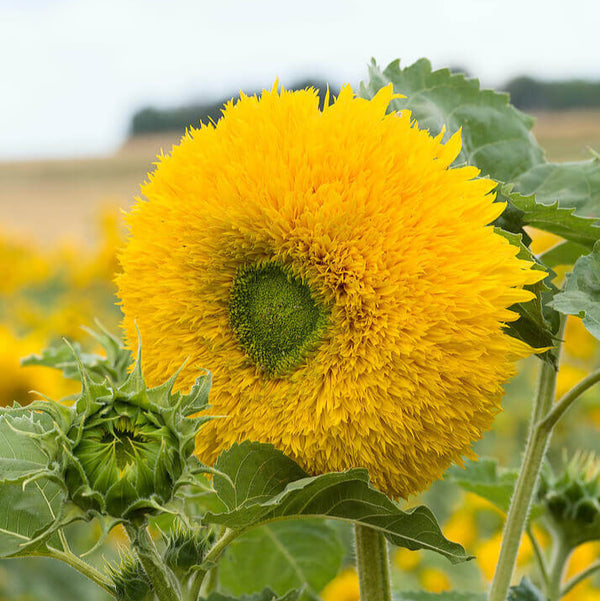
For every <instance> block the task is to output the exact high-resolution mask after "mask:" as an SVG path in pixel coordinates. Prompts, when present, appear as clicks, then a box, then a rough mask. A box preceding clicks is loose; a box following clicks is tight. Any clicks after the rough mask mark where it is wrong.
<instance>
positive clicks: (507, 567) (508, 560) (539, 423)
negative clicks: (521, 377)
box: [488, 318, 565, 601]
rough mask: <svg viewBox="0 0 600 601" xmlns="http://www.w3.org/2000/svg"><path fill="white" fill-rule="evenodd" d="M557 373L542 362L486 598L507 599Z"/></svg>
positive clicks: (559, 335)
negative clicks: (527, 429) (523, 449)
mask: <svg viewBox="0 0 600 601" xmlns="http://www.w3.org/2000/svg"><path fill="white" fill-rule="evenodd" d="M564 325H565V320H564V318H563V319H562V320H561V327H560V328H559V331H558V333H557V339H558V340H561V338H562V333H563V330H564ZM559 357H560V342H559V343H558V344H557V349H556V360H557V361H558V360H559ZM556 376H557V372H556V370H555V369H554V367H553V366H552V365H551V364H550V363H548V362H546V361H544V362H543V363H542V367H541V369H540V375H539V378H538V387H537V392H536V396H535V400H534V404H533V412H532V417H531V419H532V422H531V426H530V428H529V436H528V439H527V446H526V448H525V455H524V457H523V463H522V464H521V469H520V471H519V478H518V479H517V483H516V485H515V491H514V494H513V497H512V499H511V503H510V508H509V510H508V515H507V516H506V524H505V525H504V534H503V538H502V546H501V548H500V557H499V558H498V565H497V566H496V573H495V574H494V579H493V581H492V585H491V587H490V592H489V596H488V600H489V601H506V597H507V596H508V590H509V588H510V585H511V580H512V577H513V573H514V571H515V565H516V562H517V554H518V552H519V547H520V545H521V537H522V536H523V530H524V529H525V526H526V524H527V519H528V517H529V511H530V509H531V503H532V500H533V494H534V492H535V489H536V486H537V481H538V476H539V473H540V468H541V466H542V462H543V460H544V456H545V454H546V450H547V448H548V444H549V442H550V436H551V434H552V428H550V427H548V425H546V424H545V423H544V418H545V417H546V415H548V413H549V412H550V410H551V409H552V404H553V402H554V396H555V391H556Z"/></svg>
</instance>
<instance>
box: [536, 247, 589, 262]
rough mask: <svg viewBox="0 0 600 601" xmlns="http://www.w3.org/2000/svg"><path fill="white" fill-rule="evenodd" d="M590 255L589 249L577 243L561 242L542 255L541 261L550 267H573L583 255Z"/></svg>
mask: <svg viewBox="0 0 600 601" xmlns="http://www.w3.org/2000/svg"><path fill="white" fill-rule="evenodd" d="M588 253H589V248H587V247H585V246H583V245H581V244H577V243H576V242H561V243H560V244H557V245H556V246H553V247H552V248H550V249H548V250H547V251H546V252H544V253H542V254H541V255H540V256H539V258H540V261H542V262H543V263H544V265H547V266H548V267H550V268H552V267H556V266H557V265H573V264H574V263H575V261H577V259H579V257H581V255H586V254H588Z"/></svg>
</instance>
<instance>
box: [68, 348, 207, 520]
mask: <svg viewBox="0 0 600 601" xmlns="http://www.w3.org/2000/svg"><path fill="white" fill-rule="evenodd" d="M79 369H80V372H81V379H82V384H83V390H82V393H81V395H80V397H79V398H78V400H77V402H76V404H75V407H74V410H73V414H74V415H73V419H72V421H71V423H70V427H69V428H68V431H67V436H66V438H67V439H68V441H69V442H70V443H71V444H70V448H68V449H66V452H65V456H66V457H65V464H66V469H65V482H66V485H67V489H68V491H69V496H70V498H71V500H72V501H73V502H74V503H75V504H76V505H78V506H79V507H81V508H82V509H83V510H84V511H93V512H97V513H100V514H104V515H109V516H112V517H116V518H125V519H134V518H139V517H142V516H143V515H145V514H152V513H155V512H156V511H157V510H159V509H160V508H161V507H163V506H164V505H165V504H166V503H168V502H169V501H170V500H171V498H172V496H173V494H174V491H176V489H177V485H178V482H179V481H180V480H182V479H183V478H184V476H185V471H186V468H187V466H188V462H189V461H190V457H191V455H192V454H193V451H194V439H195V435H196V434H197V432H198V428H199V427H200V425H201V424H202V423H204V422H205V421H207V420H208V419H210V418H208V417H195V418H191V417H189V416H190V415H192V414H197V413H198V412H199V411H202V410H203V409H205V408H206V405H207V401H208V389H209V387H210V376H209V375H206V376H202V377H200V378H199V379H198V380H197V381H196V384H195V385H194V386H193V387H192V390H191V392H190V394H188V395H182V394H180V393H173V392H172V389H173V385H174V383H175V379H176V377H177V374H175V376H173V377H172V378H171V379H170V380H169V381H168V382H166V383H165V384H163V385H161V386H158V387H156V388H147V387H146V384H145V382H144V378H143V376H142V372H141V367H140V355H139V353H138V358H137V361H136V363H135V366H134V368H133V371H132V372H131V374H130V375H129V377H128V378H127V380H126V381H125V382H124V383H122V384H120V385H119V384H118V383H115V382H112V381H111V380H110V379H108V378H107V379H106V380H105V381H104V382H101V383H100V382H96V381H94V380H93V379H92V378H91V376H90V374H89V372H88V371H86V369H85V368H84V367H83V366H82V365H81V363H79Z"/></svg>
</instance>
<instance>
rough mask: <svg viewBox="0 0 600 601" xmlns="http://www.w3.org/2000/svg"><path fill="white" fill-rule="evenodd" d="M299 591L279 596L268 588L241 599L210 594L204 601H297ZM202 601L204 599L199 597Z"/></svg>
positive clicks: (220, 594)
mask: <svg viewBox="0 0 600 601" xmlns="http://www.w3.org/2000/svg"><path fill="white" fill-rule="evenodd" d="M300 594H301V591H294V590H292V591H288V592H287V593H285V595H283V596H280V595H277V594H276V593H274V592H273V591H272V590H271V589H270V588H268V587H267V588H265V589H263V590H262V591H261V592H260V593H253V594H251V595H242V596H241V597H232V596H230V595H224V594H222V593H211V594H210V595H209V596H208V598H207V599H206V600H205V601H297V600H298V599H299V598H300ZM201 599H202V600H203V601H204V597H201Z"/></svg>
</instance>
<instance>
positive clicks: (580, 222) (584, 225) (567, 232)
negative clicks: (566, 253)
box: [503, 186, 600, 250]
mask: <svg viewBox="0 0 600 601" xmlns="http://www.w3.org/2000/svg"><path fill="white" fill-rule="evenodd" d="M503 188H504V190H503V192H504V194H505V195H506V196H507V197H508V198H509V200H510V202H511V204H512V205H513V206H514V207H516V208H517V209H519V211H521V222H522V225H530V226H531V227H535V228H538V229H540V230H544V231H546V232H550V233H552V234H556V235H557V236H560V237H561V238H564V239H565V240H569V241H571V242H574V243H577V244H579V245H582V246H584V247H586V248H588V249H589V250H591V249H592V248H593V246H594V244H595V243H596V242H597V241H598V240H600V227H598V226H597V225H596V222H597V220H596V219H595V218H588V217H578V216H577V215H574V214H573V212H574V211H575V209H573V208H563V207H562V206H559V204H558V201H555V202H554V204H551V205H550V204H542V203H540V202H538V200H537V197H535V196H533V195H531V196H523V195H521V194H519V193H515V192H511V191H510V190H507V189H506V188H507V186H504V187H503Z"/></svg>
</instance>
